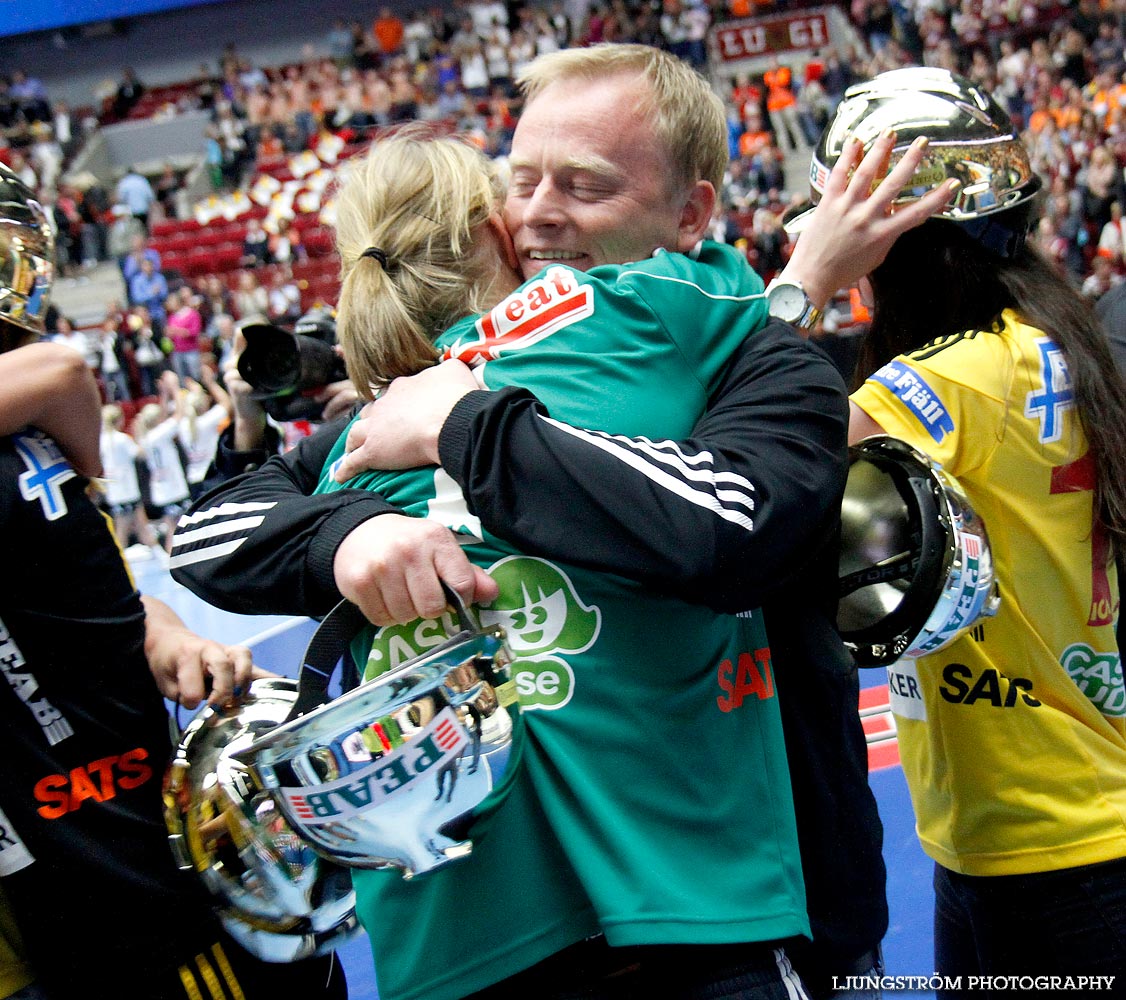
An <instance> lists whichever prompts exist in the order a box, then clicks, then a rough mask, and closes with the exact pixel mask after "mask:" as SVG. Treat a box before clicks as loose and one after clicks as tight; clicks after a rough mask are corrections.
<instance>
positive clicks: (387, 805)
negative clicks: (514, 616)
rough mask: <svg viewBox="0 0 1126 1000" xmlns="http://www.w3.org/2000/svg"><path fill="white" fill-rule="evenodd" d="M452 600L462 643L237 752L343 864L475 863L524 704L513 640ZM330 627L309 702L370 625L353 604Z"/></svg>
mask: <svg viewBox="0 0 1126 1000" xmlns="http://www.w3.org/2000/svg"><path fill="white" fill-rule="evenodd" d="M447 596H448V597H449V599H450V603H451V605H452V606H453V607H454V609H455V611H456V612H457V615H458V619H459V624H460V626H461V630H460V631H459V632H458V634H457V635H455V636H453V637H451V638H449V639H447V640H446V641H445V642H443V643H441V644H440V645H438V646H437V647H435V648H434V649H433V650H431V651H430V652H428V653H426V654H424V655H422V656H418V657H415V658H413V659H411V660H409V661H407V662H406V663H404V664H402V665H401V666H399V667H398V668H396V669H394V670H391V671H388V672H387V673H385V674H382V675H381V676H379V677H376V678H374V679H373V680H371V681H368V682H366V683H364V684H361V685H359V686H358V687H356V688H354V689H353V690H351V691H348V692H347V693H345V694H342V695H341V696H340V697H338V698H336V699H335V700H333V701H329V702H327V703H324V704H319V705H318V704H317V702H319V701H321V700H322V699H321V694H320V693H317V694H314V695H313V696H311V697H310V698H308V699H306V701H307V704H300V703H299V704H298V705H297V706H296V707H295V711H293V712H292V713H291V717H290V719H289V721H287V722H285V723H283V724H282V725H280V726H277V727H276V728H273V729H271V730H270V731H269V732H266V733H263V734H262V735H260V736H257V737H256V738H255V739H254V740H253V741H252V742H251V743H250V745H249V746H247V747H246V748H245V749H241V750H239V751H238V753H237V755H236V756H237V758H238V762H239V764H240V766H245V767H246V769H247V771H248V773H249V774H251V775H252V776H253V780H254V782H255V783H256V785H258V786H260V787H262V788H264V789H267V790H268V791H269V792H270V793H271V794H272V796H273V799H274V801H275V802H276V804H277V807H278V809H279V810H280V812H281V814H282V815H283V816H284V818H285V820H286V822H287V824H288V826H289V827H290V828H291V829H292V830H293V831H295V832H296V833H297V834H298V835H299V836H300V837H301V838H302V839H303V840H305V841H306V842H308V844H310V845H311V846H312V847H313V848H314V849H315V850H316V851H317V852H318V853H320V854H321V855H323V856H324V857H325V858H327V859H331V861H333V862H335V863H338V864H341V865H346V866H349V867H354V868H394V869H398V870H399V871H401V872H402V873H403V875H404V877H407V878H409V877H411V876H412V875H414V874H417V873H419V872H426V871H431V870H433V869H435V868H439V867H442V866H443V865H445V864H448V863H450V862H451V861H453V860H455V859H457V858H460V857H463V856H465V855H467V854H468V853H469V852H470V851H471V850H472V842H471V840H470V838H469V833H470V828H471V827H472V824H473V821H474V819H475V817H476V815H477V811H478V807H479V806H481V804H482V803H483V802H484V801H485V799H486V798H488V797H489V796H490V795H491V793H493V792H494V791H495V790H496V789H497V787H498V785H499V784H500V783H501V779H502V778H503V776H504V774H505V772H506V770H507V768H508V765H509V763H510V761H511V760H512V759H513V756H514V755H513V739H514V735H515V732H516V726H517V724H518V704H517V701H516V690H515V684H514V682H513V680H512V676H511V667H510V664H511V660H512V657H511V654H510V652H509V650H508V647H507V645H506V643H505V638H504V632H503V630H502V629H500V628H497V627H493V628H479V627H478V626H476V625H475V624H474V623H473V621H472V620H471V619H470V617H469V614H468V612H467V611H466V609H465V608H464V607H463V606H462V604H461V602H460V600H459V599H458V598H457V595H456V594H454V593H453V592H452V591H449V590H447ZM339 611H340V614H345V609H339ZM336 614H337V612H334V615H336ZM332 619H333V616H330V617H329V618H328V619H326V620H325V622H324V623H322V626H321V629H320V630H318V634H320V635H325V636H328V638H326V639H325V640H324V641H323V642H320V643H319V648H317V647H318V637H317V636H314V639H313V642H312V643H311V644H310V650H309V653H307V655H306V662H305V665H304V667H303V668H302V682H301V684H302V688H303V691H302V694H303V695H304V694H305V693H306V690H317V691H319V690H320V689H321V687H322V685H321V681H319V680H318V678H327V676H328V675H329V674H331V664H334V663H335V661H336V659H337V658H339V655H340V653H341V652H342V647H343V642H344V641H346V639H345V637H348V638H350V637H351V636H352V635H354V634H355V631H356V628H355V625H356V623H357V622H358V621H360V622H362V619H358V617H357V613H356V611H355V609H354V607H352V606H351V605H348V606H347V614H346V616H345V619H344V620H343V621H338V622H334V621H333V620H332ZM326 668H327V669H326ZM307 681H308V683H306V682H307Z"/></svg>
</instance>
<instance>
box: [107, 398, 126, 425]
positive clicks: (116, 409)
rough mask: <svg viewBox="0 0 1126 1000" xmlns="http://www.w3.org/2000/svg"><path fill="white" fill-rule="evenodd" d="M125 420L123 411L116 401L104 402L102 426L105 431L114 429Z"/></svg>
mask: <svg viewBox="0 0 1126 1000" xmlns="http://www.w3.org/2000/svg"><path fill="white" fill-rule="evenodd" d="M124 420H125V412H124V411H123V410H122V409H121V407H120V406H118V405H117V404H116V403H106V404H105V405H104V406H103V407H102V427H103V428H105V429H106V430H107V431H112V430H115V429H116V428H118V427H120V426H121V425H122V422H123V421H124Z"/></svg>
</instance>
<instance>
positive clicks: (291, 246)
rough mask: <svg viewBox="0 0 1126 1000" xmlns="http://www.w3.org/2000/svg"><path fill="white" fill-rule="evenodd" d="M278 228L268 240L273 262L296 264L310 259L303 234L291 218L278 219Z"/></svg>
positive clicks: (270, 256)
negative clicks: (291, 221)
mask: <svg viewBox="0 0 1126 1000" xmlns="http://www.w3.org/2000/svg"><path fill="white" fill-rule="evenodd" d="M277 230H278V231H277V232H276V233H271V234H270V236H269V238H268V239H267V241H266V244H267V247H268V251H269V259H270V262H271V263H274V264H294V263H295V262H297V261H303V260H307V259H308V256H309V255H308V254H307V253H306V252H305V247H304V245H303V244H302V242H301V234H300V233H299V232H298V231H297V230H296V229H294V228H293V225H292V223H290V221H289V219H278V223H277Z"/></svg>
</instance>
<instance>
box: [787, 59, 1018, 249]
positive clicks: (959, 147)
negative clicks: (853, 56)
mask: <svg viewBox="0 0 1126 1000" xmlns="http://www.w3.org/2000/svg"><path fill="white" fill-rule="evenodd" d="M889 128H890V129H894V130H895V132H896V141H895V147H894V149H893V150H892V153H891V157H890V159H889V163H888V170H891V169H892V168H893V167H894V166H895V164H896V163H898V162H899V159H900V158H901V157H902V156H903V154H904V153H905V152H906V151H907V149H908V148H909V147H910V146H911V144H912V143H913V142H914V141H915V140H916V139H917V138H919V137H925V138H926V139H928V140H929V144H928V146H927V151H926V154H925V156H924V157H923V160H922V162H921V163H920V164H919V167H918V169H917V170H916V171H915V173H914V175H913V176H912V178H911V179H910V180H909V181H908V182H907V184H906V186H905V187H904V189H903V191H902V192H901V194H900V195H899V197H898V198H897V199H896V204H906V203H908V202H912V201H915V200H917V199H918V198H921V197H923V195H925V194H927V193H928V192H930V191H933V190H934V189H935V188H937V187H939V185H941V184H943V183H944V182H945V181H946V180H947V179H949V178H956V179H957V180H958V181H960V182H961V187H960V188H959V190H958V191H957V193H956V194H955V195H954V197H953V198H952V199H951V201H950V202H949V204H948V205H947V206H946V208H945V209H943V211H942V212H940V213H939V215H940V217H942V218H945V219H950V220H952V221H954V222H966V221H969V220H971V219H979V218H982V217H983V216H987V215H990V214H992V213H994V212H999V211H1003V210H1004V209H1007V208H1012V207H1013V206H1015V205H1017V204H1020V203H1022V202H1024V201H1027V200H1028V199H1029V198H1031V197H1032V196H1033V195H1035V194H1036V192H1037V191H1038V190H1039V189H1040V179H1039V178H1038V177H1037V176H1036V175H1035V174H1034V173H1033V171H1032V165H1031V163H1030V161H1029V158H1028V152H1027V150H1026V149H1025V147H1024V144H1023V143H1022V142H1021V140H1020V136H1019V134H1018V132H1017V130H1016V129H1015V128H1014V127H1013V124H1012V121H1011V120H1010V118H1009V116H1008V114H1007V113H1006V112H1005V111H1004V109H1003V108H1001V106H1000V105H999V104H997V102H996V101H995V100H994V99H993V97H992V96H990V95H989V94H988V93H987V92H986V91H984V90H982V89H981V88H980V87H978V86H977V85H976V84H974V83H972V82H971V81H969V80H966V79H964V78H962V77H958V76H955V75H954V74H951V73H950V72H948V71H947V70H942V69H935V68H932V67H919V66H915V67H910V68H907V69H899V70H892V71H891V72H888V73H881V74H880V75H879V76H876V77H874V78H873V79H871V80H869V81H867V82H865V83H860V84H856V85H855V86H852V87H850V88H849V89H848V90H847V91H845V96H844V99H843V100H842V101H841V103H840V104H839V105H838V107H837V110H836V112H835V114H834V116H833V118H832V120H831V121H830V122H829V125H828V126H827V127H826V129H825V131H824V132H823V133H822V135H821V140H820V142H819V143H818V145H817V148H816V150H815V151H814V154H813V158H812V160H811V162H810V168H809V183H810V191H811V195H812V202H813V204H816V203H817V201H818V200H819V199H820V198H821V195H822V194H824V192H825V184H826V182H827V181H828V178H829V172H830V171H831V170H832V169H833V167H834V166H835V165H836V163H837V160H839V159H840V156H841V153H842V152H843V150H844V147H845V143H846V141H847V140H848V139H849V138H850V137H851V136H855V137H856V138H857V139H859V140H860V141H861V142H862V143H863V145H864V147H865V149H867V148H868V147H869V146H870V145H871V144H872V143H873V142H874V141H875V140H876V139H877V138H878V137H879V136H880V134H881V133H883V132H884V131H885V130H886V129H889ZM879 179H882V178H879ZM811 214H812V209H811V208H810V209H808V210H805V211H800V212H797V213H795V214H793V215H788V216H787V219H786V224H785V227H786V229H787V231H789V232H791V233H796V232H800V231H801V229H802V228H803V227H804V225H805V223H806V222H807V221H808V220H809V217H810V215H811Z"/></svg>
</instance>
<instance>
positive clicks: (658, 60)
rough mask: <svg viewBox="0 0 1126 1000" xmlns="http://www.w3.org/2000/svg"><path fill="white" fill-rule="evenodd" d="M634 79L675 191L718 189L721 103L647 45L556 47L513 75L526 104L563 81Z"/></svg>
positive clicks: (686, 69) (723, 124)
mask: <svg viewBox="0 0 1126 1000" xmlns="http://www.w3.org/2000/svg"><path fill="white" fill-rule="evenodd" d="M618 75H621V76H628V75H636V76H639V77H640V78H641V79H643V80H644V81H645V82H646V83H648V85H649V90H650V93H651V95H652V97H651V106H650V111H651V114H652V119H653V130H654V132H655V133H656V137H657V141H658V142H659V143H660V144H661V145H662V146H663V147H664V148H665V151H666V152H667V154H668V157H669V164H670V166H671V167H672V171H673V177H672V180H673V182H674V185H675V188H674V189H675V190H683V189H686V188H689V187H691V186H692V185H693V184H695V183H696V181H699V180H704V181H710V182H711V184H712V187H714V188H715V189H716V191H719V190H720V189H721V187H722V185H723V174H724V171H725V170H726V169H727V161H728V150H727V116H726V114H725V112H724V108H723V101H722V100H721V99H720V97H719V95H718V94H717V93H716V92H715V91H714V90H712V88H711V85H710V84H709V83H708V82H707V80H705V79H704V78H703V77H702V76H701V75H700V74H699V73H697V72H696V71H695V70H694V69H693V68H692V67H691V66H689V65H688V63H686V62H683V61H682V60H680V59H677V58H676V56H673V55H670V54H669V53H667V52H664V51H662V50H661V49H656V48H653V47H652V46H649V45H635V44H624V43H616V42H608V43H604V44H601V45H592V46H589V47H588V48H579V49H560V50H559V51H557V52H549V53H545V54H544V55H542V56H539V57H537V58H536V59H533V60H532V61H531V62H530V63H529V64H528V65H527V66H526V67H525V68H524V69H523V70H522V71H521V72H520V73H519V74H518V75H517V77H516V82H517V84H519V86H520V89H521V91H522V92H523V94H524V99H525V102H529V101H532V100H533V99H535V97H536V96H537V95H538V94H540V93H541V92H542V91H543V90H545V89H546V88H547V87H549V86H550V85H551V84H553V83H557V82H559V81H562V80H589V81H591V82H594V81H596V80H604V79H606V78H607V77H611V76H618Z"/></svg>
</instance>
